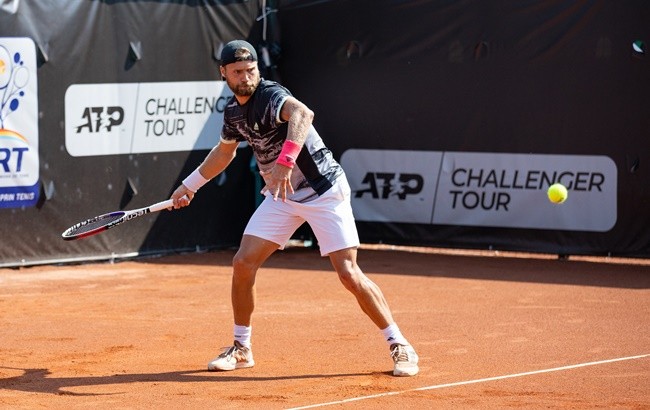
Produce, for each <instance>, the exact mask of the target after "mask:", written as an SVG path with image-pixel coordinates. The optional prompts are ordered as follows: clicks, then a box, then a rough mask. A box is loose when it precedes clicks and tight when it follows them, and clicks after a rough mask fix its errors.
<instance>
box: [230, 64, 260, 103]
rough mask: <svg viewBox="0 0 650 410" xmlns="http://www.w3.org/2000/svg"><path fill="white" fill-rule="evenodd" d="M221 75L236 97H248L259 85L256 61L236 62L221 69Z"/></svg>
mask: <svg viewBox="0 0 650 410" xmlns="http://www.w3.org/2000/svg"><path fill="white" fill-rule="evenodd" d="M221 75H222V76H223V77H224V78H225V79H226V83H227V84H228V87H230V89H231V90H232V92H233V93H234V94H235V95H236V96H238V97H250V96H251V95H253V93H254V92H255V89H256V88H257V85H258V84H259V83H260V71H259V69H258V68H257V61H237V62H235V63H232V64H228V65H227V66H225V67H221Z"/></svg>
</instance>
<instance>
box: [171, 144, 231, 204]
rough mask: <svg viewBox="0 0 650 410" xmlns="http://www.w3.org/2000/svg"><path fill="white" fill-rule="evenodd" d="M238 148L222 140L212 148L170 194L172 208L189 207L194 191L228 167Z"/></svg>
mask: <svg viewBox="0 0 650 410" xmlns="http://www.w3.org/2000/svg"><path fill="white" fill-rule="evenodd" d="M238 146H239V144H238V143H237V142H235V141H233V142H232V143H228V142H224V141H223V140H222V141H221V142H219V144H217V145H216V146H215V147H214V148H212V150H211V151H210V153H209V154H208V155H207V156H206V157H205V159H204V160H203V162H202V163H201V165H199V166H198V168H196V170H194V172H192V173H191V174H190V175H189V176H188V177H187V178H185V180H183V183H182V184H181V185H179V186H178V188H176V190H175V191H174V193H173V194H172V196H171V198H172V199H173V200H174V208H176V209H178V208H182V207H184V206H187V205H189V204H190V202H191V201H192V198H194V194H196V191H198V190H199V188H201V186H203V185H204V184H205V183H207V182H208V181H209V180H211V179H212V178H214V177H216V176H217V175H219V174H220V173H221V172H223V170H224V169H226V168H227V167H228V165H229V164H230V163H231V162H232V160H233V159H234V158H235V156H236V155H237V147H238ZM184 196H187V198H188V199H189V200H188V199H186V198H184Z"/></svg>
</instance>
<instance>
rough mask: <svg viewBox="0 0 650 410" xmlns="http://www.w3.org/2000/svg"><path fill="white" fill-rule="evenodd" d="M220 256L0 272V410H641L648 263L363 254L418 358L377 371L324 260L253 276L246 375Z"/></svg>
mask: <svg viewBox="0 0 650 410" xmlns="http://www.w3.org/2000/svg"><path fill="white" fill-rule="evenodd" d="M233 254H234V251H230V250H224V251H215V252H209V253H203V254H187V255H176V256H166V257H160V258H149V259H140V260H131V261H122V262H115V263H100V264H82V265H74V266H72V265H67V266H40V267H31V268H21V269H3V270H0V284H1V289H2V290H1V291H0V312H1V316H0V321H1V322H0V323H1V327H2V342H1V344H0V349H1V350H0V352H1V355H0V357H1V358H2V363H1V364H0V388H1V389H0V407H3V408H25V409H27V408H30V409H32V408H66V409H76V408H112V409H115V408H197V409H201V408H222V409H231V408H260V409H261V408H265V409H289V408H340V409H358V408H364V409H365V408H368V409H373V408H413V409H420V408H422V409H423V408H488V409H504V408H527V409H529V408H533V409H537V408H544V409H546V408H559V409H594V408H607V409H643V408H650V390H649V388H648V386H650V266H647V264H644V263H643V261H639V260H637V261H616V260H605V261H590V260H573V259H569V260H559V259H558V258H557V257H555V256H552V255H548V256H544V255H539V256H538V257H536V258H529V257H524V256H521V255H516V254H506V255H497V253H495V252H490V253H484V254H467V253H466V252H457V253H454V252H443V251H436V250H428V251H426V252H425V251H421V250H418V249H410V248H393V249H388V250H386V249H376V247H369V246H367V247H365V249H362V250H361V251H360V259H359V263H360V265H361V267H362V268H363V270H364V271H365V272H366V274H368V276H369V277H370V278H371V279H372V280H374V281H375V282H377V283H378V284H379V285H380V286H381V287H382V289H383V291H384V293H385V295H386V297H387V299H388V301H389V303H390V305H391V308H392V310H393V313H394V315H395V317H396V320H397V322H398V324H399V325H400V327H401V328H402V330H403V332H404V333H405V335H406V336H407V337H408V338H409V339H410V340H411V342H412V343H413V344H414V345H415V347H416V348H417V349H418V353H419V354H420V362H421V370H420V374H419V375H418V376H416V377H412V378H395V377H393V376H392V375H391V370H392V362H391V359H390V357H389V354H388V347H387V346H386V345H385V343H384V342H383V340H382V338H381V336H380V333H379V331H378V330H377V329H375V328H374V326H373V325H372V323H371V322H370V320H369V319H367V318H366V317H365V316H364V315H363V314H362V312H361V310H360V309H359V308H358V307H357V305H356V302H355V301H354V299H353V297H352V296H351V295H350V294H348V293H347V291H346V290H345V289H344V288H343V287H342V286H341V285H340V283H339V282H338V279H337V277H336V275H335V273H334V272H333V270H332V269H331V268H330V265H329V260H328V259H325V258H321V257H319V256H318V253H317V251H316V250H312V249H309V248H299V247H297V248H290V249H287V250H286V251H283V252H278V253H276V254H275V255H273V256H272V257H271V259H270V260H269V261H268V262H267V264H266V265H265V266H264V267H263V268H262V269H261V270H260V273H259V275H258V281H257V295H258V304H257V308H256V314H255V316H254V322H253V327H254V333H253V349H254V353H255V359H256V362H257V365H256V366H255V367H254V368H252V369H243V370H237V371H234V372H224V373H212V372H207V371H206V364H207V362H208V361H209V360H210V359H212V358H213V357H214V356H216V355H217V354H218V353H219V352H220V350H221V348H222V347H223V346H226V345H228V344H230V343H231V333H232V319H231V308H230V299H229V298H230V296H229V295H230V261H231V258H232V256H233Z"/></svg>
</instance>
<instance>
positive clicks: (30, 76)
mask: <svg viewBox="0 0 650 410" xmlns="http://www.w3.org/2000/svg"><path fill="white" fill-rule="evenodd" d="M36 74H37V73H36V48H35V46H34V42H33V41H32V40H31V39H30V38H7V37H4V38H0V208H19V207H24V206H34V205H35V204H36V202H37V201H38V196H39V191H40V188H39V187H40V185H39V182H38V181H39V155H38V82H37V75H36Z"/></svg>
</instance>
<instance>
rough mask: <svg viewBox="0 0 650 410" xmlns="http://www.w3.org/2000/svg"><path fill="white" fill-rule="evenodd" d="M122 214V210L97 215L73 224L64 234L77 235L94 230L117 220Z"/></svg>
mask: <svg viewBox="0 0 650 410" xmlns="http://www.w3.org/2000/svg"><path fill="white" fill-rule="evenodd" d="M123 216H124V213H123V212H116V213H114V214H108V215H102V216H98V217H96V218H93V219H89V220H87V221H84V222H81V223H80V224H78V225H76V226H73V227H72V228H70V229H69V231H68V232H66V234H68V235H73V236H74V235H79V234H83V233H86V232H91V231H94V230H95V229H97V228H101V227H104V226H106V225H110V224H112V223H113V222H115V221H117V220H118V219H120V218H121V217H123Z"/></svg>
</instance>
